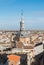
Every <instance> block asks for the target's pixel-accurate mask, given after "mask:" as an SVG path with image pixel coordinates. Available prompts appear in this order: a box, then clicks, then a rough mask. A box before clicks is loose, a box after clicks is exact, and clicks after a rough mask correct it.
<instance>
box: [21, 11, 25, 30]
mask: <svg viewBox="0 0 44 65" xmlns="http://www.w3.org/2000/svg"><path fill="white" fill-rule="evenodd" d="M24 29H25V27H24V19H23V10H21V21H20V31H23V30H24Z"/></svg>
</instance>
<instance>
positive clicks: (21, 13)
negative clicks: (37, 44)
mask: <svg viewBox="0 0 44 65" xmlns="http://www.w3.org/2000/svg"><path fill="white" fill-rule="evenodd" d="M21 21H23V10H21Z"/></svg>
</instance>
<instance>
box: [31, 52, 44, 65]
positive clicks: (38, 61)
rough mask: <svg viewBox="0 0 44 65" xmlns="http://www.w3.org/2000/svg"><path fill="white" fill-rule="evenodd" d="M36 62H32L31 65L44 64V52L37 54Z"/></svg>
mask: <svg viewBox="0 0 44 65" xmlns="http://www.w3.org/2000/svg"><path fill="white" fill-rule="evenodd" d="M34 59H35V62H32V63H31V65H44V52H43V53H41V54H39V55H37V56H35V58H34Z"/></svg>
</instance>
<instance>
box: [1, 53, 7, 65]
mask: <svg viewBox="0 0 44 65" xmlns="http://www.w3.org/2000/svg"><path fill="white" fill-rule="evenodd" d="M7 60H8V59H7V54H5V53H4V54H0V65H8V62H7Z"/></svg>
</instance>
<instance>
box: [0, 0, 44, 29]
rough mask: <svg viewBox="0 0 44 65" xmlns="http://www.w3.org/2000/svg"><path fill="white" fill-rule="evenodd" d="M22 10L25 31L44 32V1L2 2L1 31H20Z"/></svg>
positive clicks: (0, 1) (0, 13)
mask: <svg viewBox="0 0 44 65" xmlns="http://www.w3.org/2000/svg"><path fill="white" fill-rule="evenodd" d="M21 10H23V18H24V23H25V29H29V30H30V29H31V30H32V29H34V30H44V0H0V30H19V29H20V21H21Z"/></svg>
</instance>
